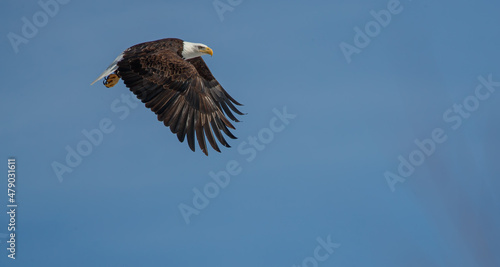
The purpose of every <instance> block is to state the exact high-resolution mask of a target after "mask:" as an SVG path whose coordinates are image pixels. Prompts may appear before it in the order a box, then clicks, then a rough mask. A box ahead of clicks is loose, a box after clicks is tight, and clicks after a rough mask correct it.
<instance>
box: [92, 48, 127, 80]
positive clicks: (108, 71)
mask: <svg viewBox="0 0 500 267" xmlns="http://www.w3.org/2000/svg"><path fill="white" fill-rule="evenodd" d="M122 59H123V53H121V54H120V55H119V56H118V57H116V59H115V60H114V61H113V63H111V65H109V67H108V68H107V69H106V70H105V71H104V72H103V73H102V74H101V75H100V76H99V78H97V79H95V81H93V82H92V83H91V84H90V85H93V84H94V83H95V82H97V81H99V80H100V79H102V78H104V77H106V76H108V75H110V74H111V73H113V72H115V71H116V70H117V69H118V65H117V64H118V62H119V61H120V60H122Z"/></svg>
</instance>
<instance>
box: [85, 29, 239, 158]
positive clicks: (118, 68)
mask: <svg viewBox="0 0 500 267" xmlns="http://www.w3.org/2000/svg"><path fill="white" fill-rule="evenodd" d="M204 54H209V55H211V56H212V55H213V51H212V49H210V48H209V47H208V46H206V45H204V44H199V43H191V42H186V41H183V40H180V39H176V38H167V39H161V40H157V41H152V42H146V43H141V44H137V45H134V46H132V47H130V48H128V49H126V50H125V51H124V52H123V53H121V54H120V55H119V56H118V57H117V58H116V59H115V60H114V61H113V63H111V65H110V66H109V67H108V68H107V69H106V70H105V71H104V72H103V73H102V74H101V75H100V76H99V78H97V79H96V80H95V81H94V82H93V83H92V84H94V83H95V82H96V81H98V80H100V79H102V78H104V81H103V83H104V85H105V86H106V87H108V88H109V87H113V86H114V85H116V84H117V83H118V81H119V80H120V78H121V79H122V80H123V82H124V83H125V85H126V86H127V87H128V88H129V89H130V91H132V92H133V93H134V94H135V95H136V96H137V98H139V99H140V100H141V101H142V102H143V103H145V105H146V107H147V108H149V109H151V111H153V112H154V113H155V114H156V115H157V116H158V120H159V121H162V122H163V124H165V126H167V127H170V130H171V131H172V133H174V134H177V138H178V139H179V141H180V142H183V141H184V139H185V137H186V136H187V143H188V145H189V148H191V150H192V151H195V144H194V143H195V135H196V139H197V140H198V145H199V146H200V148H201V150H202V151H203V153H205V155H208V151H207V145H206V142H205V137H206V139H207V140H208V142H209V143H210V145H211V146H212V148H213V149H214V150H216V151H218V152H220V149H219V147H218V145H217V142H216V140H215V138H217V140H219V142H220V143H221V144H222V145H223V146H225V147H230V145H229V144H228V143H227V141H226V140H225V139H224V136H223V135H222V133H221V132H224V133H225V134H226V135H227V136H229V137H230V138H231V139H236V137H235V136H234V135H233V134H232V133H231V132H230V131H229V129H228V128H231V129H235V128H234V126H233V125H232V124H231V122H230V121H229V120H228V119H227V118H226V115H227V116H228V117H229V118H230V119H231V120H233V121H235V122H239V120H238V119H237V118H236V117H235V116H234V115H233V113H232V112H235V113H237V114H239V115H243V113H242V112H240V111H239V110H238V109H237V108H236V107H235V105H239V106H241V104H240V103H238V102H237V101H236V100H234V98H232V97H231V96H230V95H229V94H228V93H227V92H226V91H225V90H224V88H222V86H221V85H220V84H219V82H218V81H217V80H216V79H215V78H214V76H213V75H212V73H211V72H210V70H209V69H208V67H207V65H206V64H205V61H204V60H203V59H202V58H201V56H202V55H204ZM212 132H213V133H212ZM214 136H215V138H214Z"/></svg>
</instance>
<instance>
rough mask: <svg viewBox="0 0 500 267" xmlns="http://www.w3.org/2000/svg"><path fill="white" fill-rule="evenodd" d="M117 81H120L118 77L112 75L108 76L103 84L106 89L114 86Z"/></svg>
mask: <svg viewBox="0 0 500 267" xmlns="http://www.w3.org/2000/svg"><path fill="white" fill-rule="evenodd" d="M119 80H120V77H118V75H116V74H114V73H113V74H110V75H109V76H108V77H105V78H104V82H103V84H104V85H105V86H106V87H108V88H111V87H113V86H115V85H116V84H117V83H118V81H119Z"/></svg>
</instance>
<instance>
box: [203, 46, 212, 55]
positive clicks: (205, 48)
mask: <svg viewBox="0 0 500 267" xmlns="http://www.w3.org/2000/svg"><path fill="white" fill-rule="evenodd" d="M200 52H202V53H205V54H209V55H210V56H213V55H214V51H213V50H212V48H210V47H204V48H202V49H200Z"/></svg>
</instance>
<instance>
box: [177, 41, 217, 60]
mask: <svg viewBox="0 0 500 267" xmlns="http://www.w3.org/2000/svg"><path fill="white" fill-rule="evenodd" d="M182 44H183V45H182V58H184V59H191V58H195V57H201V56H203V55H206V54H208V55H211V56H213V54H214V52H213V51H212V49H211V48H210V47H208V46H206V45H204V44H199V43H191V42H186V41H184V42H183V43H182Z"/></svg>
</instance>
